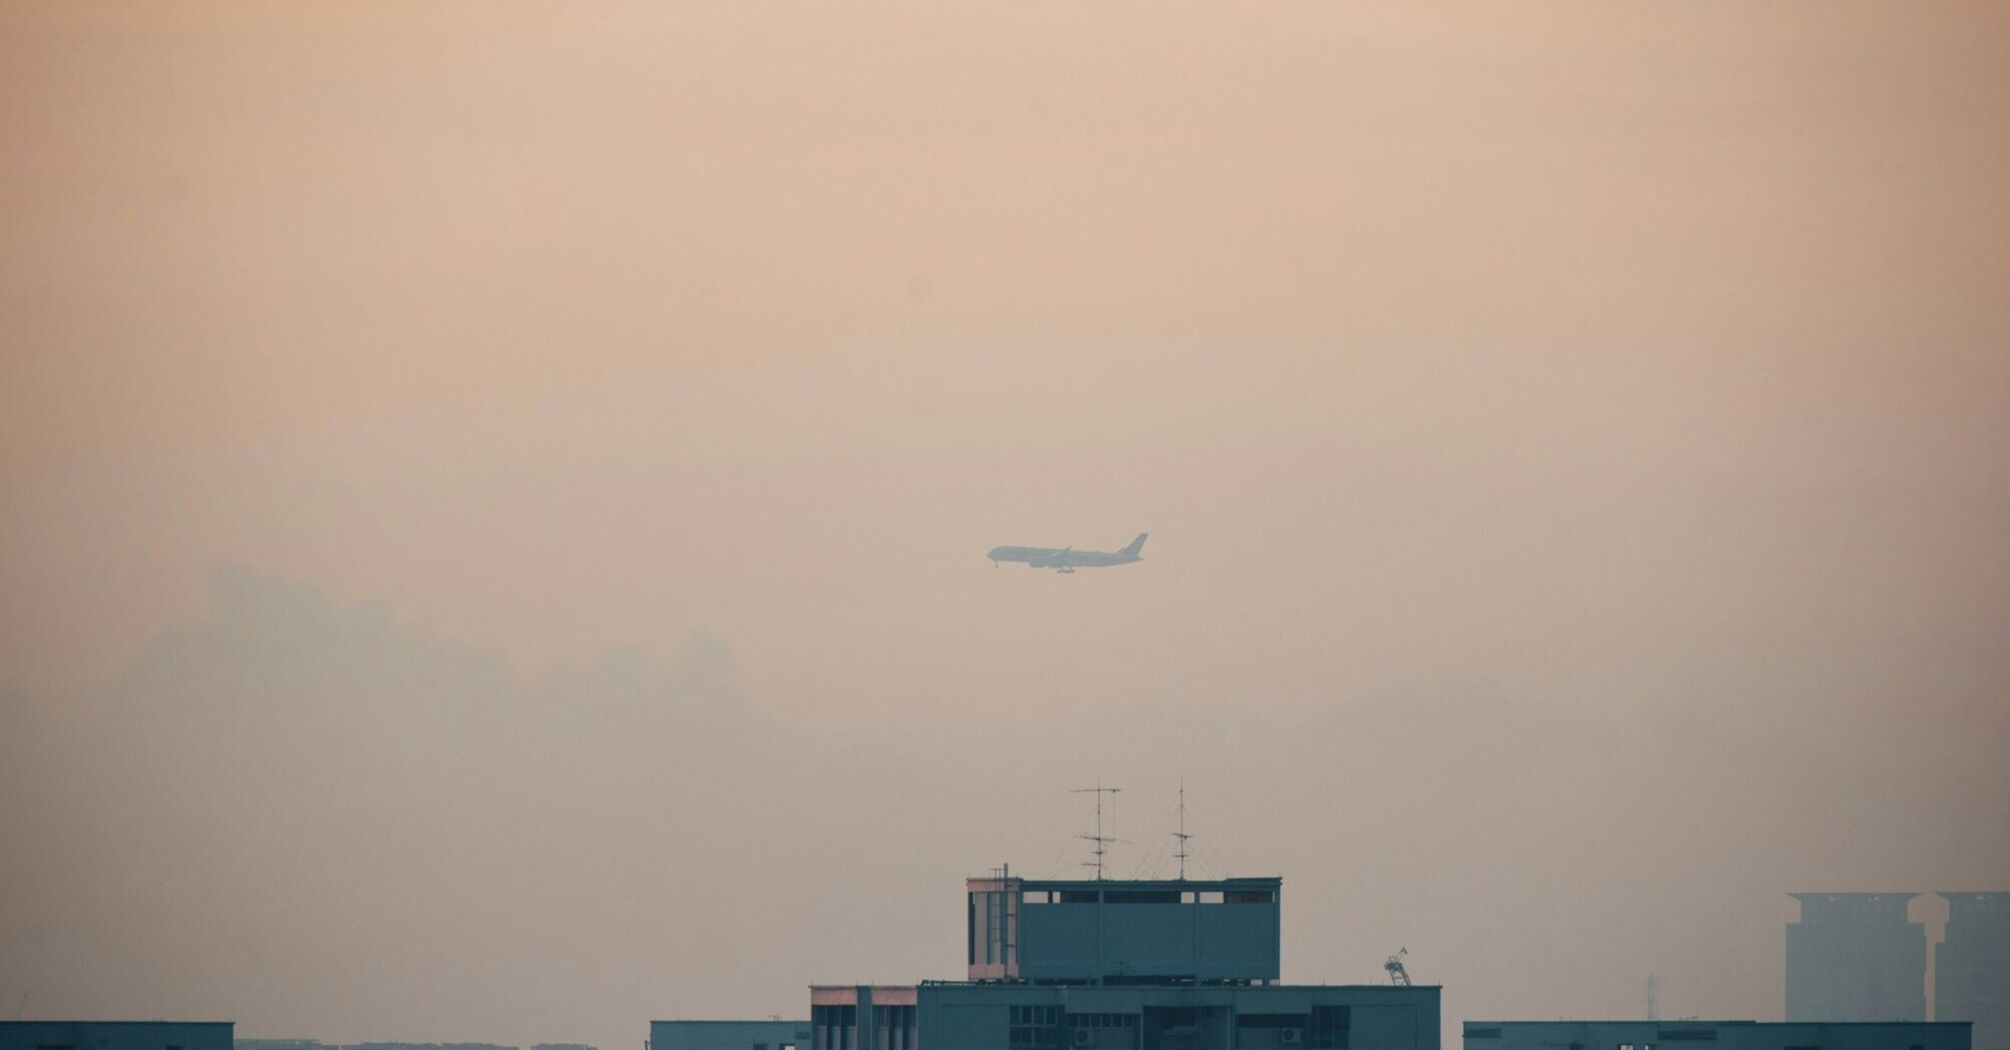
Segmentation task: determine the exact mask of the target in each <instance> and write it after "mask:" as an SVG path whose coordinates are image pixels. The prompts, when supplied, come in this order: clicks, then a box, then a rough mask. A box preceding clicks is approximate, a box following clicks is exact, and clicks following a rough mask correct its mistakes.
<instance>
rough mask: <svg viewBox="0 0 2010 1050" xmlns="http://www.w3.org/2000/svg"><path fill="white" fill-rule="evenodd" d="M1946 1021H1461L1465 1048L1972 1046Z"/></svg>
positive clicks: (1864, 1049) (1886, 1049) (1853, 1049)
mask: <svg viewBox="0 0 2010 1050" xmlns="http://www.w3.org/2000/svg"><path fill="white" fill-rule="evenodd" d="M1969 1029H1970V1025H1969V1024H1968V1023H1967V1022H1965V1021H1962V1022H1953V1021H1939V1022H1933V1021H1467V1022H1466V1023H1465V1039H1464V1041H1465V1050H1972V1047H1971V1046H1970V1035H1969Z"/></svg>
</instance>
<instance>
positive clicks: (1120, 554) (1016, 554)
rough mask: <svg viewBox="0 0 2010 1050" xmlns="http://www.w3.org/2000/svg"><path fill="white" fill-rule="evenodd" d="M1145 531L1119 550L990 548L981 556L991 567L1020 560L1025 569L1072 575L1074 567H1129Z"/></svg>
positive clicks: (1136, 555) (1141, 547) (1139, 548)
mask: <svg viewBox="0 0 2010 1050" xmlns="http://www.w3.org/2000/svg"><path fill="white" fill-rule="evenodd" d="M1149 535H1151V533H1149V532H1140V533H1138V538H1137V539H1134V540H1132V541H1131V542H1130V545H1129V546H1127V547H1125V548H1124V549H1123V550H1120V551H1078V550H1076V549H1075V548H1073V547H1063V548H1061V549H1060V550H1055V549H1054V548H1052V547H993V548H991V551H990V553H988V554H986V555H985V557H987V558H990V559H991V566H992V568H997V567H998V563H999V562H1005V561H1023V562H1025V563H1026V567H1027V568H1029V569H1052V570H1054V571H1055V572H1074V571H1075V567H1076V566H1078V565H1079V566H1081V567H1083V568H1085V569H1086V568H1100V567H1102V566H1105V565H1129V564H1130V563H1132V562H1134V561H1143V560H1144V558H1143V557H1141V556H1140V555H1139V554H1138V552H1139V551H1141V550H1143V549H1144V546H1145V537H1146V536H1149Z"/></svg>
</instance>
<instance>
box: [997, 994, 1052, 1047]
mask: <svg viewBox="0 0 2010 1050" xmlns="http://www.w3.org/2000/svg"><path fill="white" fill-rule="evenodd" d="M1009 1016H1010V1019H1011V1022H1012V1027H1011V1031H1010V1032H1009V1033H1008V1035H1009V1037H1010V1045H1011V1047H1012V1050H1054V1048H1057V1047H1059V1046H1060V1045H1061V1008H1060V1007H1059V1006H1031V1005H1028V1006H1014V1007H1012V1008H1011V1010H1010V1014H1009Z"/></svg>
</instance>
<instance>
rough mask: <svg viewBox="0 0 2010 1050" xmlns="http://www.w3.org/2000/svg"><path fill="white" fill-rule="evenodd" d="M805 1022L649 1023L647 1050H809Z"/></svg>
mask: <svg viewBox="0 0 2010 1050" xmlns="http://www.w3.org/2000/svg"><path fill="white" fill-rule="evenodd" d="M809 1045H810V1023H809V1022H808V1021H781V1020H768V1021H651V1022H649V1047H648V1050H809Z"/></svg>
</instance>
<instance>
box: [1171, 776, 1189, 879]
mask: <svg viewBox="0 0 2010 1050" xmlns="http://www.w3.org/2000/svg"><path fill="white" fill-rule="evenodd" d="M1173 838H1176V839H1178V840H1179V852H1177V853H1174V854H1173V856H1175V857H1178V858H1179V880H1180V881H1181V882H1185V881H1186V858H1187V855H1188V854H1187V848H1186V843H1187V840H1188V839H1191V838H1193V836H1192V835H1189V834H1187V833H1186V778H1185V777H1181V778H1179V830H1178V831H1175V832H1173Z"/></svg>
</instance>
